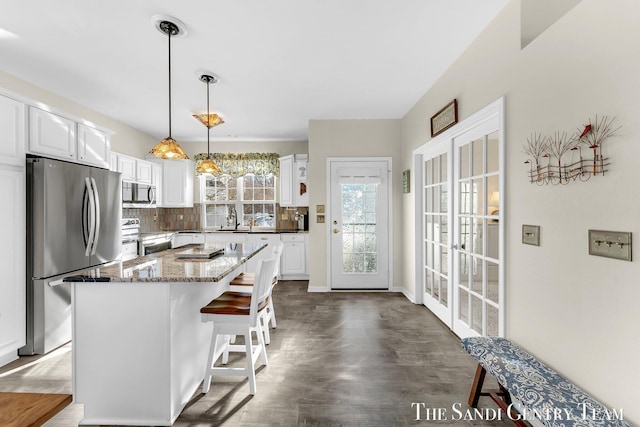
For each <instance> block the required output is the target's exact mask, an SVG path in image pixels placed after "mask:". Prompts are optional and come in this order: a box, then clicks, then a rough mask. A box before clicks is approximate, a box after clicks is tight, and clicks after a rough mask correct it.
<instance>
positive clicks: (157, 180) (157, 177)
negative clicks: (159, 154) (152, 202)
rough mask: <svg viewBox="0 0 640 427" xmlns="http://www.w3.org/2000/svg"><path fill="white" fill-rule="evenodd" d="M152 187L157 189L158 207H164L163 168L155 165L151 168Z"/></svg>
mask: <svg viewBox="0 0 640 427" xmlns="http://www.w3.org/2000/svg"><path fill="white" fill-rule="evenodd" d="M151 185H153V186H155V187H156V206H162V167H161V166H160V165H157V164H155V163H152V166H151Z"/></svg>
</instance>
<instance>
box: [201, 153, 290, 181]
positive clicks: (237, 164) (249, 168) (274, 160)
mask: <svg viewBox="0 0 640 427" xmlns="http://www.w3.org/2000/svg"><path fill="white" fill-rule="evenodd" d="M279 157H280V155H279V154H278V153H211V158H212V159H213V161H214V162H216V164H217V165H218V167H219V168H220V170H222V173H223V174H227V175H231V176H232V177H234V178H238V177H240V176H244V175H247V174H254V175H258V176H264V175H269V174H274V175H276V176H280V162H279V160H278V158H279ZM193 158H194V160H195V162H196V165H198V164H199V163H200V162H201V161H202V160H204V159H206V158H207V154H206V153H200V154H196V155H195V156H193ZM196 175H200V173H199V172H197V171H196Z"/></svg>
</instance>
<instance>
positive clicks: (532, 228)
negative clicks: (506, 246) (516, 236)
mask: <svg viewBox="0 0 640 427" xmlns="http://www.w3.org/2000/svg"><path fill="white" fill-rule="evenodd" d="M522 243H524V244H526V245H534V246H540V226H539V225H526V224H522Z"/></svg>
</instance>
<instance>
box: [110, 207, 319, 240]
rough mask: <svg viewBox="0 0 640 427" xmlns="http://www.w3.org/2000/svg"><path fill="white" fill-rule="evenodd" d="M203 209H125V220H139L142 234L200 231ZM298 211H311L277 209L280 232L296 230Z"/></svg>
mask: <svg viewBox="0 0 640 427" xmlns="http://www.w3.org/2000/svg"><path fill="white" fill-rule="evenodd" d="M202 209H203V206H202V204H200V203H196V204H195V205H194V207H193V208H152V209H140V208H123V209H122V217H123V218H139V219H140V232H141V233H153V232H158V231H175V230H200V229H202ZM296 211H297V212H298V213H299V214H302V215H305V214H307V213H308V211H309V209H308V208H306V207H301V208H297V209H296V208H293V209H292V208H285V207H281V206H280V205H278V206H277V207H276V212H277V213H276V228H277V229H279V230H294V229H295V228H296V218H295V216H296Z"/></svg>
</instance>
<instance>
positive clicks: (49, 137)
mask: <svg viewBox="0 0 640 427" xmlns="http://www.w3.org/2000/svg"><path fill="white" fill-rule="evenodd" d="M29 151H30V152H31V153H34V154H42V155H45V156H52V157H56V158H59V159H66V160H75V159H76V122H74V121H73V120H70V119H67V118H65V117H62V116H59V115H57V114H53V113H50V112H48V111H44V110H41V109H39V108H36V107H29Z"/></svg>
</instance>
